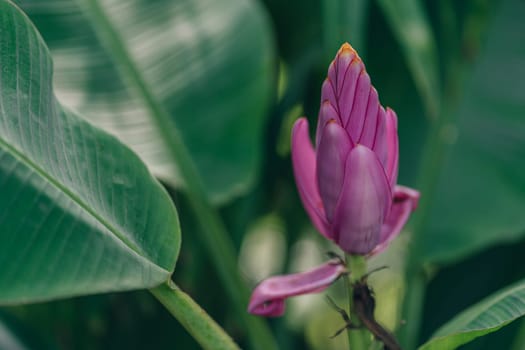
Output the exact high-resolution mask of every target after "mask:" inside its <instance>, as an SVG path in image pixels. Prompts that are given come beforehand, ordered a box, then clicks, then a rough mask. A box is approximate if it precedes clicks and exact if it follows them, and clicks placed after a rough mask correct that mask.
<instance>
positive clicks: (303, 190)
mask: <svg viewBox="0 0 525 350" xmlns="http://www.w3.org/2000/svg"><path fill="white" fill-rule="evenodd" d="M292 164H293V171H294V175H295V182H296V184H297V189H298V191H299V196H300V197H301V201H302V202H303V205H304V208H305V210H306V212H307V213H308V215H309V216H310V219H311V220H312V223H313V224H314V226H315V227H316V228H317V229H318V230H319V232H320V233H321V234H322V235H324V236H325V237H327V238H329V239H330V238H331V237H330V231H329V230H328V224H327V222H326V219H325V212H324V208H323V203H322V200H321V196H320V195H319V191H318V189H317V178H316V177H317V175H316V160H315V152H314V149H313V146H312V142H311V141H310V136H309V134H308V121H307V120H306V118H300V119H298V120H297V121H296V122H295V124H294V127H293V130H292Z"/></svg>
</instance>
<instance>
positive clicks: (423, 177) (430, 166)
mask: <svg viewBox="0 0 525 350" xmlns="http://www.w3.org/2000/svg"><path fill="white" fill-rule="evenodd" d="M445 3H446V2H445V1H444V2H443V4H445ZM445 10H446V6H443V12H444V13H445V14H446V11H445ZM443 17H444V18H446V17H447V16H443ZM450 51H451V53H450V55H449V56H448V57H447V60H446V67H447V71H446V77H445V84H444V86H445V89H444V91H445V93H444V94H442V97H443V101H442V103H441V110H440V113H439V114H440V115H439V118H438V119H437V120H434V121H433V122H432V124H431V127H430V137H429V139H428V140H427V143H426V144H425V147H424V151H423V154H422V157H421V159H422V163H421V166H420V169H419V174H418V186H417V188H418V189H419V191H420V192H421V200H420V201H419V207H418V209H417V212H416V215H415V220H414V225H413V229H412V239H411V243H410V245H411V247H410V249H409V254H408V257H407V259H406V262H405V286H406V292H405V296H404V300H403V318H404V320H405V322H406V325H405V326H404V327H401V328H400V332H399V340H400V342H401V345H402V346H403V347H404V348H406V349H414V348H415V346H416V343H417V341H418V336H419V330H420V326H421V319H422V316H423V315H422V309H423V303H424V299H425V288H426V283H427V276H426V273H425V271H424V270H423V268H422V265H423V263H424V262H423V261H422V260H421V255H420V244H421V241H422V240H424V239H425V238H424V230H425V227H426V226H427V224H428V219H429V216H430V211H431V207H432V203H433V202H434V198H435V194H436V188H437V184H438V181H439V177H440V174H441V168H442V166H443V163H444V161H445V157H446V151H447V147H448V142H449V141H448V138H447V134H448V130H450V129H451V128H454V127H455V126H454V122H455V121H454V117H455V114H457V111H458V105H459V100H460V96H461V89H460V88H461V86H462V83H463V81H464V69H462V68H463V66H462V63H461V61H460V59H459V58H458V57H459V54H458V53H456V52H453V51H452V49H451V50H450Z"/></svg>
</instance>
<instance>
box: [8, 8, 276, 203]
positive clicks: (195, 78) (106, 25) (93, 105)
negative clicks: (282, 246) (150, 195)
mask: <svg viewBox="0 0 525 350" xmlns="http://www.w3.org/2000/svg"><path fill="white" fill-rule="evenodd" d="M17 3H19V4H20V6H21V7H22V8H23V9H24V10H25V11H26V12H27V13H28V15H29V16H30V17H31V18H32V19H33V20H34V21H35V24H36V26H37V28H39V30H40V31H41V32H42V35H43V36H44V38H45V40H46V42H47V43H48V44H49V46H50V48H51V52H52V54H53V58H54V60H55V62H56V72H57V74H56V76H55V86H56V90H57V94H58V96H59V97H60V98H61V100H62V101H63V102H64V104H65V105H67V106H69V107H72V108H74V109H75V110H77V111H80V112H81V113H82V114H83V115H85V116H86V117H87V118H89V119H90V120H91V121H93V122H94V123H95V124H96V125H98V126H100V127H102V128H104V129H105V130H107V131H110V132H111V133H113V134H115V135H116V136H117V137H119V138H120V139H121V140H122V141H123V142H125V143H126V144H128V145H129V146H131V148H132V149H133V150H134V151H135V152H137V154H139V156H140V157H141V158H142V159H143V160H144V161H145V162H146V163H147V164H148V166H149V167H150V169H151V170H152V172H153V173H154V174H155V175H156V176H158V177H160V178H161V179H162V180H164V181H166V182H168V183H170V184H172V185H180V184H181V182H182V180H181V178H180V177H179V176H178V175H177V169H176V159H174V155H173V151H172V150H171V148H173V147H174V145H173V143H172V137H171V135H173V134H174V133H177V132H180V133H181V135H182V138H183V140H184V143H185V145H186V146H187V147H188V149H189V151H190V155H191V157H192V159H193V160H194V162H195V164H196V166H197V168H198V170H199V173H200V175H201V176H202V180H203V182H204V185H205V187H206V190H207V193H208V195H209V197H210V198H211V199H212V200H214V201H224V200H227V199H228V198H230V197H232V196H234V195H238V194H240V193H242V192H244V191H246V190H247V189H248V188H249V187H250V186H251V184H252V183H253V182H254V179H255V176H256V174H257V171H258V166H259V163H260V157H261V144H262V139H261V137H262V134H263V126H264V125H263V124H264V119H265V117H266V114H267V113H266V112H267V109H268V106H269V103H270V100H271V88H272V86H273V82H274V79H273V75H274V66H273V63H274V62H273V45H272V40H271V34H270V30H269V26H268V23H267V21H266V18H265V16H264V12H263V10H262V8H261V7H259V6H258V4H257V3H256V2H254V1H252V0H220V1H217V0H178V1H166V0H157V1H150V0H132V1H128V0H126V1H123V0H121V1H102V0H100V1H98V0H87V1H78V2H75V1H70V0H58V1H56V0H52V1H42V0H20V1H17ZM77 3H78V4H77ZM79 4H80V5H82V4H86V6H80V5H79ZM93 8H100V9H101V10H100V11H99V12H96V11H93ZM108 33H110V34H108ZM112 34H115V35H116V39H117V42H118V43H119V44H120V43H121V44H123V47H124V48H125V52H124V53H123V54H122V55H116V54H115V50H114V46H115V42H112V38H110V36H111V35H112ZM129 66H132V70H134V71H135V72H136V73H137V74H138V76H133V77H130V74H131V75H132V73H130V69H128V67H129ZM137 81H140V83H137ZM138 85H140V86H138ZM159 114H165V115H166V116H167V118H165V119H167V120H168V123H164V122H163V121H162V120H160V119H162V116H159ZM170 120H171V121H172V123H171V124H170V123H169V121H170Z"/></svg>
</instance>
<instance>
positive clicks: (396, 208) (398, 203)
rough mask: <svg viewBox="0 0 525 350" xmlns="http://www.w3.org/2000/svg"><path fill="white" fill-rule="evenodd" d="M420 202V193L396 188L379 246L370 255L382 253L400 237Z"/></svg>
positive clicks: (402, 187)
mask: <svg viewBox="0 0 525 350" xmlns="http://www.w3.org/2000/svg"><path fill="white" fill-rule="evenodd" d="M418 201H419V192H418V191H416V190H413V189H411V188H408V187H404V186H396V187H395V190H394V201H393V204H392V209H391V210H390V214H389V215H388V216H387V218H386V220H385V222H384V223H383V227H382V228H381V238H380V241H379V244H378V245H377V246H376V247H375V248H374V250H373V251H372V252H371V253H370V255H375V254H378V253H381V252H382V251H383V250H385V249H386V247H388V245H389V244H390V242H392V240H393V239H394V238H396V237H397V236H398V235H399V233H400V232H401V229H402V228H403V226H405V223H406V222H407V220H408V218H409V216H410V214H411V213H412V212H413V211H414V210H415V209H416V208H417V203H418Z"/></svg>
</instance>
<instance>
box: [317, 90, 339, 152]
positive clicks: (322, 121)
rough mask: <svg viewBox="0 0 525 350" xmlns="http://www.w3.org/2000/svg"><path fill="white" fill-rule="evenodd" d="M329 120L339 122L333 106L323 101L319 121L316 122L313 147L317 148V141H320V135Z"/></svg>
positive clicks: (327, 101)
mask: <svg viewBox="0 0 525 350" xmlns="http://www.w3.org/2000/svg"><path fill="white" fill-rule="evenodd" d="M330 120H336V121H337V120H339V114H337V111H336V110H335V108H334V106H333V105H332V104H331V103H330V101H329V100H325V101H324V102H323V103H322V104H321V108H320V109H319V119H318V120H317V129H316V134H315V146H316V147H319V141H320V139H321V133H322V132H323V130H324V128H325V126H326V124H327V123H328V122H329V121H330Z"/></svg>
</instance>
